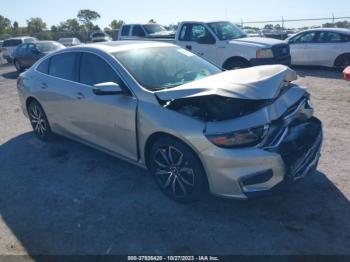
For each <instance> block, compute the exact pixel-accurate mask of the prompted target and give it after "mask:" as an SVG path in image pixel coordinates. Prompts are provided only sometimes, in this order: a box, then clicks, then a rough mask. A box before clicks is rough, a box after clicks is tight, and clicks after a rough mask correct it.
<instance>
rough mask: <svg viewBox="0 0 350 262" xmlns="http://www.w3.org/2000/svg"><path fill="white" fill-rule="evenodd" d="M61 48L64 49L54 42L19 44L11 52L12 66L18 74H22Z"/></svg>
mask: <svg viewBox="0 0 350 262" xmlns="http://www.w3.org/2000/svg"><path fill="white" fill-rule="evenodd" d="M63 48H65V47H64V45H62V44H60V43H58V42H55V41H37V42H34V43H29V44H21V45H19V46H18V47H17V48H16V49H15V51H14V52H13V64H14V65H15V67H16V70H17V71H18V72H22V71H23V70H24V69H26V68H29V67H31V66H32V65H33V64H34V63H35V62H36V61H38V60H39V59H40V58H42V57H44V56H45V55H47V54H49V53H51V52H54V51H56V50H59V49H63Z"/></svg>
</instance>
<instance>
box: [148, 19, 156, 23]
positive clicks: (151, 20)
mask: <svg viewBox="0 0 350 262" xmlns="http://www.w3.org/2000/svg"><path fill="white" fill-rule="evenodd" d="M148 23H149V24H156V23H157V22H156V20H154V19H153V18H152V19H150V20H149V21H148Z"/></svg>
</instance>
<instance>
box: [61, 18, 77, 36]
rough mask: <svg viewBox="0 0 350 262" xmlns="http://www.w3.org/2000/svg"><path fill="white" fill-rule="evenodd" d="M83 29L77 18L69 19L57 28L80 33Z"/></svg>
mask: <svg viewBox="0 0 350 262" xmlns="http://www.w3.org/2000/svg"><path fill="white" fill-rule="evenodd" d="M80 29H81V26H80V24H79V22H78V20H77V19H75V18H74V19H67V20H66V21H64V22H61V23H60V24H59V25H58V27H57V30H58V31H69V32H73V33H78V32H79V31H80Z"/></svg>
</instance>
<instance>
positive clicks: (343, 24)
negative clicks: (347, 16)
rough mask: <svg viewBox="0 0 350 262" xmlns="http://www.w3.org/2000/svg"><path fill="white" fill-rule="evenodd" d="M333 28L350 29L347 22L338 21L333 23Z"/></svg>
mask: <svg viewBox="0 0 350 262" xmlns="http://www.w3.org/2000/svg"><path fill="white" fill-rule="evenodd" d="M335 26H336V27H338V28H350V22H349V21H339V22H336V23H335Z"/></svg>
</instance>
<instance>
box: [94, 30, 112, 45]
mask: <svg viewBox="0 0 350 262" xmlns="http://www.w3.org/2000/svg"><path fill="white" fill-rule="evenodd" d="M90 40H91V42H92V43H97V42H108V41H112V38H111V37H110V36H109V35H107V34H106V33H104V32H93V33H91V34H90Z"/></svg>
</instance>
